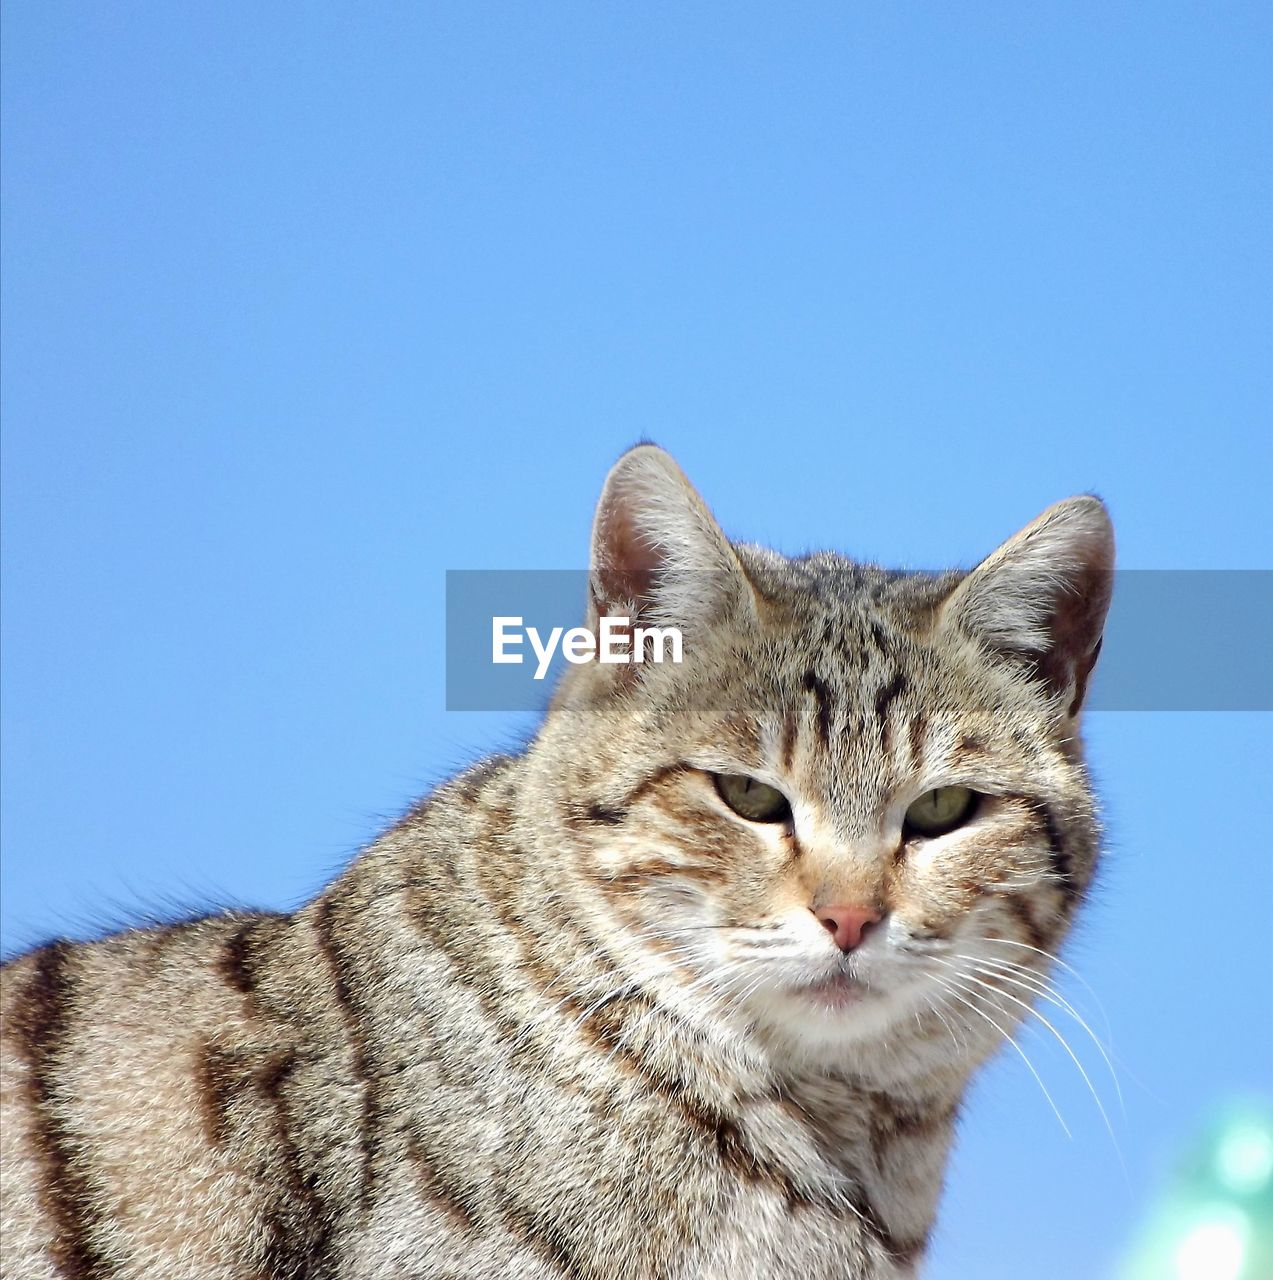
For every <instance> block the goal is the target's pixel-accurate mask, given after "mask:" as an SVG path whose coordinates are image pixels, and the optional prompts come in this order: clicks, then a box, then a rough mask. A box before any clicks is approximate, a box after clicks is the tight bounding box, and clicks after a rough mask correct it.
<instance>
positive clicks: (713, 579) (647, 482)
mask: <svg viewBox="0 0 1273 1280" xmlns="http://www.w3.org/2000/svg"><path fill="white" fill-rule="evenodd" d="M589 584H590V600H589V624H590V626H595V625H596V622H597V619H598V618H599V617H605V616H608V617H628V618H630V619H631V624H632V625H633V626H636V625H638V624H647V623H648V624H654V625H657V626H679V627H688V628H691V629H693V628H694V627H695V626H696V625H698V624H708V625H710V624H711V623H713V622H719V621H724V620H725V619H727V618H731V619H734V620H741V617H740V614H741V615H744V616H746V615H750V614H751V613H752V611H753V610H754V607H755V605H754V596H753V594H752V590H751V586H750V584H749V583H748V581H747V576H746V574H745V573H744V572H743V568H742V566H741V564H740V563H739V561H738V557H737V556H736V555H735V554H734V549H733V547H731V546H730V544H729V539H728V538H726V537H725V534H724V533H723V532H722V530H721V527H720V525H718V524H717V523H716V521H715V519H714V518H713V516H712V513H711V512H710V511H709V510H708V509H707V505H706V503H704V502H703V500H702V498H700V497H699V496H698V494H697V493H696V492H695V491H694V487H693V486H692V485H691V484H690V482H689V481H688V480H687V479H686V478H685V475H684V473H683V472H682V471H681V469H680V467H678V466H677V465H676V463H675V462H673V461H672V459H671V457H670V456H669V455H668V454H666V453H664V451H663V450H662V449H660V448H658V447H657V446H656V445H652V444H640V445H637V446H636V448H634V449H629V450H628V452H627V453H625V454H624V455H623V457H621V458H620V459H619V461H618V462H616V463H615V464H614V466H613V468H611V471H610V474H609V475H608V476H607V477H606V482H605V486H604V488H603V489H602V491H601V499H600V501H599V502H598V503H597V512H596V516H595V517H594V519H593V524H592V562H591V571H590V573H589Z"/></svg>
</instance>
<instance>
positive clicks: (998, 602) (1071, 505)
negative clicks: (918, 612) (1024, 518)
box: [941, 496, 1114, 716]
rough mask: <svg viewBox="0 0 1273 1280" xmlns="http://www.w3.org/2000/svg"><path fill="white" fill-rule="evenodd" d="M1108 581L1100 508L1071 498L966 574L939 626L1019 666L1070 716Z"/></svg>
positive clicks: (1108, 532) (1109, 563) (1106, 530)
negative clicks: (1013, 659) (1010, 658)
mask: <svg viewBox="0 0 1273 1280" xmlns="http://www.w3.org/2000/svg"><path fill="white" fill-rule="evenodd" d="M1113 581H1114V529H1113V526H1112V525H1111V524H1110V519H1109V513H1108V512H1107V511H1106V509H1105V504H1104V503H1103V502H1102V501H1101V500H1100V499H1099V498H1094V497H1090V496H1089V497H1081V498H1069V499H1067V500H1066V501H1064V502H1058V503H1057V504H1056V505H1055V506H1052V507H1049V508H1048V509H1047V510H1046V511H1045V512H1044V513H1043V514H1042V515H1041V516H1039V517H1038V519H1037V520H1034V521H1033V522H1032V523H1030V524H1028V525H1026V527H1025V528H1024V529H1022V530H1021V532H1020V533H1018V534H1017V535H1016V536H1015V537H1013V538H1009V539H1008V541H1007V542H1005V543H1004V544H1003V546H1001V547H1000V548H999V549H998V550H997V551H995V552H994V553H993V554H992V555H990V556H989V557H987V558H986V559H985V560H983V561H982V562H981V564H979V565H978V566H977V567H976V568H975V569H974V570H973V571H972V572H971V573H970V574H968V576H967V577H966V578H964V580H963V581H962V582H961V583H960V584H959V586H958V587H956V588H955V590H954V592H953V593H952V594H951V596H950V598H949V599H948V600H947V601H946V603H945V604H944V605H943V606H942V612H941V625H943V626H956V627H958V628H959V629H960V630H961V631H962V632H964V633H965V634H966V635H969V636H972V637H973V638H974V639H976V640H978V641H979V642H980V643H982V644H983V645H985V646H986V647H987V648H989V649H991V650H992V651H995V652H1000V653H1004V654H1007V655H1010V656H1013V657H1016V658H1018V659H1021V660H1022V661H1023V662H1025V663H1026V664H1027V665H1028V666H1029V667H1030V668H1031V669H1032V670H1033V672H1034V673H1035V674H1037V675H1038V676H1039V677H1041V678H1042V679H1043V680H1044V682H1045V683H1046V684H1047V686H1048V688H1049V689H1050V690H1051V691H1052V692H1053V693H1054V694H1055V695H1056V696H1057V698H1058V701H1059V703H1060V705H1061V706H1063V707H1064V708H1065V714H1066V715H1067V716H1075V715H1077V714H1078V712H1079V709H1080V708H1081V707H1082V704H1083V696H1084V694H1085V692H1086V690H1087V681H1088V677H1089V676H1090V675H1091V673H1092V668H1093V667H1094V666H1095V665H1096V658H1097V655H1098V654H1099V653H1100V648H1101V633H1102V631H1103V630H1104V627H1105V615H1106V612H1107V611H1108V609H1109V602H1110V595H1111V593H1112V590H1113Z"/></svg>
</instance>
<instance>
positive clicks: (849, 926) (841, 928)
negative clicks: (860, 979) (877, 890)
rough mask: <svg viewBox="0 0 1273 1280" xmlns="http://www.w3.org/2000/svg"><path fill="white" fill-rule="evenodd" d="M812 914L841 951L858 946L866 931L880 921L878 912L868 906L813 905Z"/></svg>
mask: <svg viewBox="0 0 1273 1280" xmlns="http://www.w3.org/2000/svg"><path fill="white" fill-rule="evenodd" d="M813 914H814V915H815V916H817V917H818V923H819V924H821V925H822V927H823V928H824V929H825V930H826V931H827V932H828V933H829V934H830V935H831V936H832V938H834V939H835V945H836V946H837V947H839V948H840V950H841V951H852V950H853V948H854V947H856V946H860V945H861V942H862V938H863V937H864V936H865V934H866V931H867V930H868V929H869V928H870V927H871V926H872V925H873V924H879V922H880V913H879V912H878V911H872V910H871V908H870V907H848V906H831V907H814V908H813Z"/></svg>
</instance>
